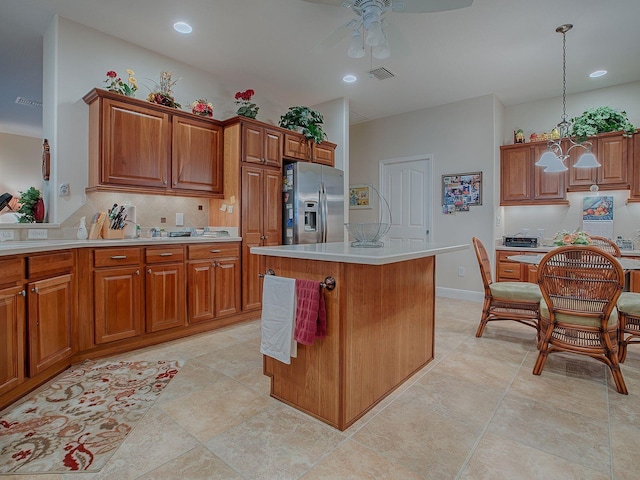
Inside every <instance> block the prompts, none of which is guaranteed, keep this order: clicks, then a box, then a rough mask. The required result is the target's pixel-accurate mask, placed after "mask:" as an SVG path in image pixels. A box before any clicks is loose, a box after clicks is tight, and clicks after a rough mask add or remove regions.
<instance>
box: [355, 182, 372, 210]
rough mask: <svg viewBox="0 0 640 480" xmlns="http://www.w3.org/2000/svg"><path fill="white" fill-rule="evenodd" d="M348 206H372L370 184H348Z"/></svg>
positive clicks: (358, 207) (363, 207) (357, 207)
mask: <svg viewBox="0 0 640 480" xmlns="http://www.w3.org/2000/svg"><path fill="white" fill-rule="evenodd" d="M349 208H350V209H366V208H373V207H372V206H371V185H349Z"/></svg>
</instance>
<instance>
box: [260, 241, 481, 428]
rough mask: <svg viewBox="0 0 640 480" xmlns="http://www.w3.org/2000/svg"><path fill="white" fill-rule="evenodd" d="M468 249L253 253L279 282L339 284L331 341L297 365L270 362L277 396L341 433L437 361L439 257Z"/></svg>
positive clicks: (305, 351)
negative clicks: (296, 280) (280, 278)
mask: <svg viewBox="0 0 640 480" xmlns="http://www.w3.org/2000/svg"><path fill="white" fill-rule="evenodd" d="M467 248H469V245H468V244H463V245H449V244H443V243H429V244H425V245H420V246H408V247H401V246H398V247H396V246H386V247H383V248H355V247H351V246H350V245H349V243H324V244H322V243H321V244H312V245H285V246H278V247H253V248H251V253H252V254H256V255H262V256H265V257H266V269H267V270H269V269H271V270H273V272H274V273H275V275H279V276H283V277H288V278H300V279H309V280H317V281H320V282H324V281H325V280H326V279H327V278H328V277H331V278H333V279H335V288H334V289H333V290H329V289H324V295H325V303H326V309H327V337H326V338H324V339H316V341H315V342H314V344H313V345H311V346H305V345H298V354H297V357H296V358H292V359H291V364H290V365H287V364H284V363H281V362H279V361H277V360H275V359H273V358H271V357H268V356H265V357H264V374H265V375H268V376H270V377H271V396H272V397H274V398H277V399H279V400H281V401H283V402H285V403H287V404H289V405H292V406H294V407H295V408H298V409H299V410H302V411H304V412H306V413H308V414H310V415H313V416H314V417H316V418H319V419H321V420H322V421H324V422H326V423H328V424H329V425H332V426H334V427H336V428H338V429H339V430H344V429H346V428H347V427H349V426H350V425H351V424H353V423H354V422H355V421H356V420H358V418H360V417H361V416H362V415H364V414H365V413H366V412H367V411H369V410H370V409H371V408H373V407H374V406H375V405H376V404H377V403H379V402H380V401H381V400H382V399H383V398H385V397H386V396H387V395H388V394H389V393H391V392H392V391H393V390H394V389H396V388H397V387H398V386H400V385H401V384H402V383H403V382H404V381H405V380H407V379H408V378H409V377H410V376H411V375H413V374H414V373H415V372H416V371H418V370H419V369H421V368H422V367H423V366H425V365H426V364H427V363H429V362H430V361H431V360H432V359H433V355H434V338H433V335H434V315H435V312H434V307H435V256H436V255H439V254H445V253H451V252H456V251H460V250H464V249H467Z"/></svg>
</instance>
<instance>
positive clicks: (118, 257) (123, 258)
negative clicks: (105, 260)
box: [111, 255, 127, 260]
mask: <svg viewBox="0 0 640 480" xmlns="http://www.w3.org/2000/svg"><path fill="white" fill-rule="evenodd" d="M126 258H127V256H126V255H111V260H125V259H126Z"/></svg>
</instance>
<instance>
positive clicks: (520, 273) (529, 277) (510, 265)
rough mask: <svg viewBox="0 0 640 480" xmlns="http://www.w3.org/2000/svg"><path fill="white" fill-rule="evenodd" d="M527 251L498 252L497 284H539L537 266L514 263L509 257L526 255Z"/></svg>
mask: <svg viewBox="0 0 640 480" xmlns="http://www.w3.org/2000/svg"><path fill="white" fill-rule="evenodd" d="M527 253H529V254H531V252H525V251H513V250H509V251H505V250H498V251H496V281H497V282H531V283H538V273H537V267H536V265H530V264H526V263H520V262H514V261H513V260H509V259H508V258H507V257H510V256H512V255H526V254H527Z"/></svg>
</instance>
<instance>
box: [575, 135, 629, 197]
mask: <svg viewBox="0 0 640 480" xmlns="http://www.w3.org/2000/svg"><path fill="white" fill-rule="evenodd" d="M622 133H623V132H611V133H601V134H599V135H598V136H596V137H591V138H589V139H588V140H589V141H590V142H591V143H592V147H591V151H592V152H593V153H594V154H595V156H596V158H597V159H598V162H599V163H600V165H601V167H599V168H575V167H574V165H575V163H576V162H577V161H578V160H579V158H580V157H581V156H582V154H583V153H585V150H584V149H583V148H580V147H576V148H574V149H573V150H571V151H570V152H569V158H568V159H567V162H568V165H567V167H568V168H569V171H568V177H569V182H568V190H569V191H588V190H589V188H590V187H591V185H594V184H595V185H598V187H600V189H601V190H622V189H627V188H629V174H628V172H629V170H630V168H629V154H628V153H629V144H630V143H631V142H632V139H629V138H627V137H624V136H623V135H622ZM566 148H568V145H567V146H566ZM566 148H565V151H566Z"/></svg>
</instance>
